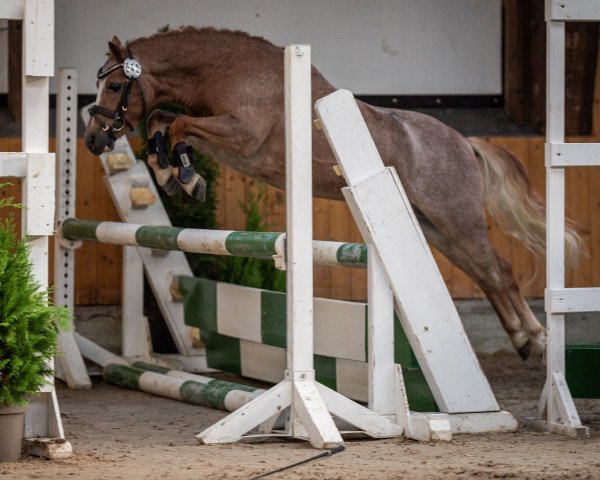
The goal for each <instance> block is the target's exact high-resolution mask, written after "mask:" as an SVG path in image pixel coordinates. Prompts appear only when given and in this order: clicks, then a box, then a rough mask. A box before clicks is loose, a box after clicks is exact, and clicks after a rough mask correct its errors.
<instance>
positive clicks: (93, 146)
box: [85, 131, 115, 155]
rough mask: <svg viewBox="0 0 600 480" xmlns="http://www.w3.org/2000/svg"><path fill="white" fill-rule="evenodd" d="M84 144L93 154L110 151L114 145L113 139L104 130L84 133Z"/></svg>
mask: <svg viewBox="0 0 600 480" xmlns="http://www.w3.org/2000/svg"><path fill="white" fill-rule="evenodd" d="M85 146H86V147H87V148H88V150H89V151H90V152H92V153H93V154H94V155H100V154H101V153H104V152H106V151H111V150H112V149H113V148H114V146H115V141H114V140H113V139H112V138H110V136H109V135H108V134H107V133H105V132H101V131H98V132H89V133H86V134H85Z"/></svg>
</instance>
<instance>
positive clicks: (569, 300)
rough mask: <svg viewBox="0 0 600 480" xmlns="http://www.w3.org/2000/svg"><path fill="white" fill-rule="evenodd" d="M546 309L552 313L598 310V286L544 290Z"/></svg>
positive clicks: (599, 292)
mask: <svg viewBox="0 0 600 480" xmlns="http://www.w3.org/2000/svg"><path fill="white" fill-rule="evenodd" d="M546 311H547V312H549V313H552V314H563V313H571V312H600V288H597V287H596V288H560V289H553V290H546Z"/></svg>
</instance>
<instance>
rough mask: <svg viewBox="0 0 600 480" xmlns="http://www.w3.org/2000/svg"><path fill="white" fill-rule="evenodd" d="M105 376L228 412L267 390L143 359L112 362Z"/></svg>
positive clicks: (116, 381) (162, 394)
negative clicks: (130, 362) (159, 364)
mask: <svg viewBox="0 0 600 480" xmlns="http://www.w3.org/2000/svg"><path fill="white" fill-rule="evenodd" d="M103 377H104V380H106V381H107V382H110V383H113V384H115V385H119V386H121V387H125V388H130V389H132V390H140V391H142V392H147V393H152V394H154V395H158V396H161V397H166V398H172V399H174V400H181V401H183V402H187V403H192V404H194V405H203V406H205V407H211V408H216V409H219V410H224V411H226V412H233V411H235V410H237V409H238V408H239V407H241V406H242V405H245V404H246V403H248V402H250V401H251V400H253V399H254V398H256V397H257V396H258V395H260V394H261V393H263V392H264V390H261V389H257V388H253V387H248V386H246V385H241V384H237V383H232V382H226V381H223V380H216V379H214V378H209V377H203V376H201V375H194V374H190V373H186V372H180V371H177V370H169V369H168V368H163V367H158V366H156V365H151V364H145V363H143V362H136V363H134V364H133V365H132V366H131V367H130V366H127V365H121V364H116V363H110V364H108V365H106V366H105V367H104V372H103Z"/></svg>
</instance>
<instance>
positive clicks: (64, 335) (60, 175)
mask: <svg viewBox="0 0 600 480" xmlns="http://www.w3.org/2000/svg"><path fill="white" fill-rule="evenodd" d="M56 91H57V96H56V111H57V115H56V185H57V188H58V191H59V192H60V194H57V195H56V213H55V217H56V221H57V222H61V221H63V220H64V219H65V218H69V217H74V216H75V201H76V200H75V199H76V182H77V71H76V70H75V69H72V68H64V69H59V70H58V72H57V79H56ZM66 244H68V245H66ZM78 244H79V243H78V242H69V241H65V240H64V239H62V238H61V237H58V236H57V237H56V239H55V242H54V259H55V261H54V305H56V306H64V307H67V308H68V309H69V311H71V312H73V311H74V307H75V299H74V285H75V269H74V265H75V250H74V248H73V246H75V245H78ZM58 349H59V351H60V352H61V354H60V355H59V356H58V357H57V358H56V359H55V362H56V364H57V365H58V366H59V367H60V368H57V370H56V372H55V376H56V377H58V378H60V379H61V380H63V381H65V382H66V383H67V385H69V388H83V389H86V388H92V382H91V380H90V377H89V375H88V373H87V369H86V367H85V363H84V362H83V358H82V356H81V353H80V352H79V348H78V347H77V342H76V340H75V337H74V336H73V331H72V330H70V331H67V332H61V333H60V334H59V337H58Z"/></svg>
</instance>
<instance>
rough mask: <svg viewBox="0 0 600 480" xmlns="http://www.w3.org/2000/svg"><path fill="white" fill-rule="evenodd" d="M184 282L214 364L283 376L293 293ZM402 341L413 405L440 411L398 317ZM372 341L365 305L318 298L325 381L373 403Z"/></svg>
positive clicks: (320, 370)
mask: <svg viewBox="0 0 600 480" xmlns="http://www.w3.org/2000/svg"><path fill="white" fill-rule="evenodd" d="M179 285H180V289H181V291H182V292H183V294H184V302H185V303H184V306H185V308H184V309H185V323H186V325H188V326H192V327H197V328H199V329H200V330H201V332H202V340H203V341H204V343H205V345H206V349H207V362H208V366H209V367H211V368H216V369H218V370H222V371H225V372H231V373H236V374H239V375H243V376H246V377H249V378H255V379H258V380H263V381H268V382H273V383H276V382H279V381H281V380H282V379H283V374H284V371H285V366H286V354H285V347H286V318H285V317H286V298H285V297H286V296H285V293H280V292H272V291H269V290H261V289H258V288H250V287H242V286H239V285H233V284H228V283H221V282H215V281H212V280H206V279H202V278H192V277H181V278H180V279H179ZM394 344H395V360H396V362H397V363H399V364H401V365H402V368H403V372H404V376H405V382H406V389H407V394H408V399H409V403H410V405H411V409H413V410H415V411H435V410H437V407H436V404H435V401H434V399H433V396H432V394H431V392H430V391H429V387H428V386H427V383H426V381H425V378H424V377H423V374H422V372H421V370H420V369H419V366H418V363H417V361H416V359H415V357H414V355H413V353H412V351H411V349H410V346H409V344H408V341H407V340H406V337H405V336H404V332H403V331H402V327H401V326H400V322H399V321H398V319H396V321H395V328H394ZM367 345H368V341H367V305H366V304H365V303H360V302H347V301H342V300H331V299H324V298H315V301H314V352H315V358H314V361H315V372H316V377H317V380H318V381H319V382H321V383H323V384H325V385H327V386H329V387H331V388H334V389H336V390H337V391H338V392H340V393H342V394H343V395H345V396H348V397H349V398H353V399H355V400H358V401H363V402H366V401H367V400H368V392H367ZM390 388H391V386H390Z"/></svg>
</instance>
